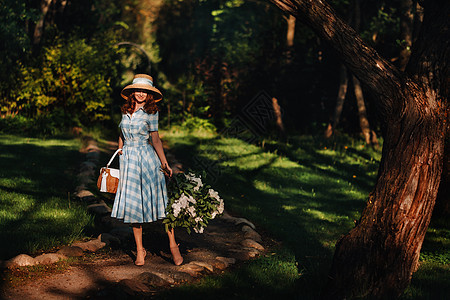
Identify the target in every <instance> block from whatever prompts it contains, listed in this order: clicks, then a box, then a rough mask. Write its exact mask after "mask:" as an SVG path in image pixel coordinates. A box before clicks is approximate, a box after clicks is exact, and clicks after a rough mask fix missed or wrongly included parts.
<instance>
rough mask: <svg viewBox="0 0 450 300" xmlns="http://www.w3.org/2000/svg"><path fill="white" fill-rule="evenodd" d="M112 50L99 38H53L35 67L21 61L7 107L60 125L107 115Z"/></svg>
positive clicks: (115, 67) (113, 61)
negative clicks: (54, 40) (89, 40)
mask: <svg viewBox="0 0 450 300" xmlns="http://www.w3.org/2000/svg"><path fill="white" fill-rule="evenodd" d="M115 51H116V50H115V49H114V48H113V47H112V45H111V44H106V45H105V44H103V41H96V40H94V41H92V42H90V43H87V42H86V41H85V40H83V39H69V40H65V39H58V41H56V42H55V44H54V45H52V46H49V47H47V48H45V49H44V53H43V56H42V61H41V62H40V63H39V64H38V66H25V65H23V64H21V65H20V72H21V80H20V81H18V85H17V88H16V89H15V90H14V91H12V97H13V99H14V101H11V105H10V109H11V110H15V111H18V112H21V113H25V114H26V115H28V116H29V117H38V118H39V117H43V116H45V117H48V118H50V116H51V118H50V119H52V120H54V121H55V123H57V124H56V125H57V126H63V127H64V126H73V125H80V124H82V123H83V124H86V123H89V122H93V121H99V120H100V121H101V120H107V119H109V118H110V113H109V112H110V106H111V103H112V98H111V93H112V83H114V79H112V78H114V77H117V75H118V71H119V66H118V65H117V62H116V57H115V56H116V54H115Z"/></svg>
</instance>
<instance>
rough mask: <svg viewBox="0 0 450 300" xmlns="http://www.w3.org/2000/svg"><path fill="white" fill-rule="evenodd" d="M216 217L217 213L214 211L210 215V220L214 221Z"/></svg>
mask: <svg viewBox="0 0 450 300" xmlns="http://www.w3.org/2000/svg"><path fill="white" fill-rule="evenodd" d="M216 216H217V211H214V212H213V213H212V214H211V219H214V218H215V217H216Z"/></svg>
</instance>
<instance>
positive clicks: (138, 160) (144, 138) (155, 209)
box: [111, 109, 167, 223]
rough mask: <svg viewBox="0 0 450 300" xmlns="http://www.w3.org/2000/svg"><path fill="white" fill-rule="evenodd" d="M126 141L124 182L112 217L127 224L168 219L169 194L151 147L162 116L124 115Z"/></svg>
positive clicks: (122, 166) (122, 126) (122, 165)
mask: <svg viewBox="0 0 450 300" xmlns="http://www.w3.org/2000/svg"><path fill="white" fill-rule="evenodd" d="M119 127H120V129H121V131H122V135H123V138H124V145H123V154H122V155H121V156H120V179H119V187H118V189H117V193H116V198H115V200H114V205H113V209H112V213H111V216H112V217H114V218H118V219H121V220H123V221H124V223H147V222H153V221H156V220H157V219H161V218H164V217H165V216H166V213H165V209H166V205H167V191H166V184H165V178H164V174H163V172H162V171H161V170H160V167H161V162H160V160H159V158H158V155H157V154H156V151H155V149H154V148H153V146H152V145H151V144H149V140H150V139H151V138H150V132H151V131H157V130H158V112H157V113H155V114H147V113H146V112H145V111H144V110H143V109H139V110H138V111H136V112H135V113H133V114H132V115H130V114H124V115H122V121H121V122H120V124H119Z"/></svg>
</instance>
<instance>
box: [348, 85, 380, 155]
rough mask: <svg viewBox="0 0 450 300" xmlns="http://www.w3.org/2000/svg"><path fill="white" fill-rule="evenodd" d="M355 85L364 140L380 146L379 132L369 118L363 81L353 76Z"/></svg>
mask: <svg viewBox="0 0 450 300" xmlns="http://www.w3.org/2000/svg"><path fill="white" fill-rule="evenodd" d="M353 87H354V89H355V97H356V104H357V106H358V116H359V126H360V127H361V132H362V133H363V135H364V140H365V141H366V144H367V145H372V146H376V147H377V146H378V139H377V134H376V133H375V131H373V130H372V129H370V125H369V119H367V110H366V103H365V102H364V95H363V91H362V88H361V83H360V82H359V80H358V78H356V77H355V76H353Z"/></svg>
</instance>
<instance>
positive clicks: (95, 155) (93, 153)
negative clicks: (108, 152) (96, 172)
mask: <svg viewBox="0 0 450 300" xmlns="http://www.w3.org/2000/svg"><path fill="white" fill-rule="evenodd" d="M99 157H100V153H99V152H97V151H91V152H88V153H86V158H87V160H88V161H90V162H95V161H98V158H99Z"/></svg>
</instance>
